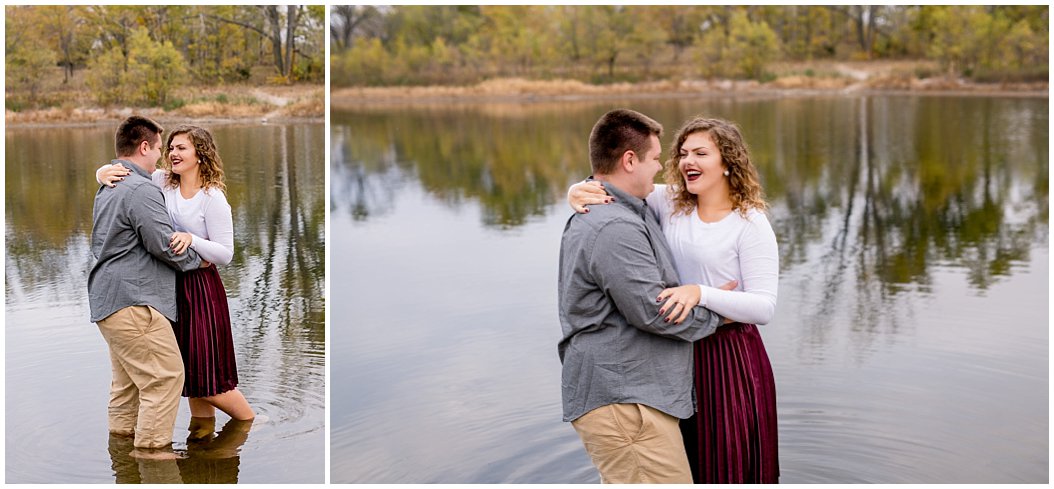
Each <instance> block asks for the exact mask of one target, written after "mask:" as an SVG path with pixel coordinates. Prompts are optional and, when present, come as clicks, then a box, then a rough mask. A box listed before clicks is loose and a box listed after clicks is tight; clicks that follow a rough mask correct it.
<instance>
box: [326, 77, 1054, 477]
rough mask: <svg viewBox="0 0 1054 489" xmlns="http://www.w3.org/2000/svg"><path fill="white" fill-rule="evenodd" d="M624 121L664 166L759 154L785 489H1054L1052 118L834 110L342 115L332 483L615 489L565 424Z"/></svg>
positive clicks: (1000, 107) (675, 106) (792, 102)
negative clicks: (1010, 488) (587, 218)
mask: <svg viewBox="0 0 1054 489" xmlns="http://www.w3.org/2000/svg"><path fill="white" fill-rule="evenodd" d="M620 106H626V107H632V108H635V109H637V110H640V111H642V112H644V113H646V114H649V115H651V116H652V117H654V118H655V119H657V120H658V121H660V122H662V123H663V124H664V125H665V126H666V132H667V134H666V137H665V138H664V141H663V144H664V149H665V148H667V145H669V144H670V139H671V136H672V134H673V133H674V132H675V131H676V129H677V127H678V126H679V125H680V124H681V123H682V122H683V121H684V120H686V119H687V118H689V117H690V116H693V115H696V114H709V115H712V116H717V117H723V118H727V119H731V120H734V121H736V122H738V123H739V124H740V125H741V127H742V128H743V131H744V134H745V136H746V138H747V141H748V143H749V145H750V146H751V149H752V152H753V155H754V159H755V161H756V162H757V164H758V166H759V167H760V171H761V176H762V179H763V184H764V186H765V188H766V191H767V195H768V198H769V201H770V202H771V204H772V209H771V213H770V215H771V218H770V220H771V221H772V222H773V225H774V227H775V230H776V234H777V237H778V239H779V244H780V255H781V280H780V290H779V306H778V310H777V314H776V319H775V320H774V321H773V322H772V323H771V324H768V325H764V326H762V327H761V328H760V329H761V331H762V335H763V337H764V340H765V343H766V345H767V348H768V352H769V356H770V358H771V360H772V363H773V368H774V370H775V376H776V383H777V391H778V412H779V429H780V432H779V434H780V440H779V442H780V459H781V460H780V462H781V469H782V479H781V481H782V482H786V483H862V482H868V483H878V482H881V483H901V482H914V483H936V482H963V483H965V482H988V483H995V482H1031V483H1045V482H1046V481H1047V479H1048V426H1049V421H1048V394H1049V392H1048V377H1047V376H1048V360H1049V352H1048V343H1049V342H1048V339H1049V334H1048V293H1049V290H1048V273H1049V245H1048V242H1049V235H1048V233H1049V229H1048V220H1049V209H1048V179H1049V176H1048V168H1049V167H1048V153H1049V148H1048V141H1049V139H1048V123H1049V121H1048V110H1049V109H1048V100H1047V99H1046V98H1038V99H1037V98H997V97H990V98H981V97H975V98H962V97H938V96H932V97H912V96H882V97H849V96H846V97H841V96H835V97H821V98H794V99H716V98H715V99H699V100H693V101H690V102H679V101H668V100H648V101H645V100H631V101H625V102H621V103H610V102H604V103H597V102H567V103H559V104H526V105H515V104H509V105H472V106H455V107H433V108H416V109H398V108H376V109H365V108H364V109H361V110H358V111H355V112H346V113H337V114H334V116H333V118H332V128H331V148H332V158H331V179H330V184H331V200H330V203H329V205H330V211H331V215H330V219H331V221H330V237H331V241H332V245H333V255H332V256H333V258H334V260H333V263H332V266H331V272H330V273H331V275H330V277H331V279H330V280H331V286H332V297H333V298H334V301H333V304H332V311H331V312H332V321H331V331H332V336H333V337H332V343H331V352H332V355H331V369H332V371H331V375H332V377H331V378H332V382H333V385H332V389H331V421H332V429H331V464H332V465H331V470H332V481H333V482H335V483H337V482H350V483H355V482H373V483H404V482H409V483H415V482H416V483H435V482H443V483H477V482H479V483H513V482H515V483H562V482H582V483H589V482H599V477H598V475H597V473H596V471H595V470H594V468H593V467H592V465H591V464H590V461H589V459H588V457H587V456H586V454H585V452H584V450H583V448H582V446H581V442H580V441H579V439H578V436H577V435H576V434H575V432H574V430H573V429H572V428H571V426H570V425H569V424H567V423H563V422H561V420H560V364H559V361H558V359H557V354H556V344H557V341H558V340H559V338H560V325H559V322H558V319H557V309H556V274H557V259H558V252H559V246H560V234H561V232H562V230H563V226H564V223H565V222H566V220H567V218H568V216H569V215H570V213H571V212H570V210H569V208H568V207H567V206H566V204H564V202H563V199H564V195H565V192H566V189H567V186H568V185H569V184H570V183H572V182H574V181H578V180H581V179H582V178H584V177H585V176H586V175H588V174H589V164H588V159H587V154H588V152H587V138H588V134H589V131H590V128H591V127H592V125H593V123H594V122H595V121H596V119H597V118H598V117H599V116H600V114H602V113H604V112H605V111H607V110H609V109H612V108H615V107H620ZM664 154H665V153H664Z"/></svg>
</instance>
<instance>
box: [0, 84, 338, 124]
mask: <svg viewBox="0 0 1054 489" xmlns="http://www.w3.org/2000/svg"><path fill="white" fill-rule="evenodd" d="M176 95H177V96H182V97H185V98H186V99H188V100H190V101H189V102H186V103H183V104H180V106H179V107H176V108H172V109H170V110H166V109H164V108H160V107H98V106H94V105H92V104H91V103H90V102H85V101H83V100H80V101H74V102H68V103H65V104H63V105H62V106H60V107H48V108H41V109H27V110H20V111H17V112H16V111H12V110H9V109H8V110H5V114H4V121H5V126H6V127H11V128H15V127H17V128H33V127H55V126H96V125H114V124H117V123H119V122H120V121H121V120H123V119H124V118H126V117H128V116H130V115H132V114H139V115H144V116H147V117H152V118H155V119H159V120H172V119H178V120H193V121H194V122H195V123H198V124H203V125H223V124H239V123H288V122H323V121H325V117H326V102H325V87H324V86H322V85H293V86H250V85H228V86H217V87H207V88H206V87H190V88H185V89H182V90H181V92H180V93H177V94H176ZM78 98H81V97H74V96H71V97H70V99H71V100H77V99H78Z"/></svg>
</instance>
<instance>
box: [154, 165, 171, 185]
mask: <svg viewBox="0 0 1054 489" xmlns="http://www.w3.org/2000/svg"><path fill="white" fill-rule="evenodd" d="M167 179H168V172H166V171H165V170H162V169H160V168H158V169H156V170H154V173H151V174H150V180H151V181H153V182H154V185H157V186H158V187H160V188H165V180H167Z"/></svg>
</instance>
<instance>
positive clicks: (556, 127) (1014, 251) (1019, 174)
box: [332, 97, 1048, 317]
mask: <svg viewBox="0 0 1054 489" xmlns="http://www.w3.org/2000/svg"><path fill="white" fill-rule="evenodd" d="M618 105H629V106H632V107H635V108H637V109H638V110H641V111H643V112H645V113H647V114H649V115H652V116H653V117H655V118H656V119H657V120H659V121H660V122H663V123H664V124H665V126H666V128H667V129H666V134H665V138H664V144H666V145H668V144H670V143H669V142H668V141H667V140H668V139H669V137H670V135H671V133H672V132H674V130H675V129H676V127H678V125H679V124H680V123H681V121H683V120H685V119H686V118H687V117H689V116H692V115H695V114H697V113H705V114H708V115H713V116H718V117H724V118H727V119H731V120H733V121H736V122H737V123H739V124H740V126H741V127H742V129H743V132H744V134H745V136H746V138H747V140H748V142H749V144H750V145H751V148H752V151H753V153H754V155H755V160H756V162H757V164H758V166H759V167H760V169H761V173H762V178H763V183H764V185H765V188H766V191H767V194H768V198H769V200H770V202H771V203H772V204H773V210H772V213H771V214H772V218H773V222H774V225H775V227H776V230H777V234H778V236H779V239H780V248H781V250H780V251H781V255H782V256H781V263H782V264H783V269H784V270H785V271H786V270H789V269H792V268H794V267H797V266H801V265H803V264H805V263H806V262H808V261H809V260H810V259H811V258H810V257H811V256H813V255H814V254H816V253H820V256H821V259H820V260H819V264H820V265H821V268H822V272H823V273H822V275H823V276H822V278H819V280H820V282H822V284H823V293H822V295H823V297H825V299H823V300H822V301H821V304H820V305H819V307H818V311H819V312H818V314H822V311H824V310H826V309H827V308H828V307H830V306H829V305H828V304H827V303H829V302H831V301H834V300H835V298H836V297H840V296H842V295H844V294H846V293H847V292H849V291H850V290H855V291H858V292H859V293H860V294H863V295H865V296H866V297H862V298H861V300H860V301H859V302H860V304H861V306H860V307H863V308H864V309H861V310H859V311H858V312H857V315H858V316H863V317H875V316H878V315H881V309H882V307H883V306H882V304H884V303H885V302H886V301H887V300H889V299H890V298H892V297H895V296H896V295H897V294H899V293H900V292H903V291H911V290H919V291H922V292H926V291H927V290H928V287H929V286H930V285H931V283H932V276H931V275H932V271H933V269H934V267H938V266H939V267H946V266H951V267H961V268H965V269H967V270H968V271H969V273H968V277H969V281H970V285H971V286H972V287H973V288H974V289H975V290H978V291H983V290H985V289H986V288H988V287H990V286H991V285H992V283H994V282H995V281H997V280H999V279H1000V278H1001V277H1005V276H1007V275H1008V274H1010V273H1012V270H1013V264H1014V263H1019V262H1022V261H1027V260H1028V254H1029V249H1030V248H1031V247H1032V246H1034V245H1035V244H1036V243H1041V242H1043V241H1044V240H1045V236H1046V232H1047V224H1046V221H1047V218H1046V216H1047V187H1046V179H1047V165H1048V162H1047V159H1046V153H1047V139H1046V134H1047V119H1046V112H1045V110H1046V104H1045V103H1043V102H1042V101H1037V100H1034V99H996V98H952V97H856V98H817V99H790V100H775V101H774V100H748V101H742V102H729V101H725V100H711V99H703V100H701V101H694V102H662V103H659V102H650V103H649V102H628V103H626V104H597V103H579V104H556V105H553V104H548V105H547V104H536V105H531V104H526V105H523V104H507V105H501V104H491V105H478V106H448V107H443V106H434V107H428V108H424V109H421V108H418V109H408V108H376V107H374V108H367V109H362V110H359V111H355V112H343V113H336V114H334V116H333V119H332V120H333V135H334V137H333V143H334V145H333V147H334V149H333V160H332V167H333V172H332V176H333V182H332V185H333V187H332V198H333V205H334V207H335V208H345V209H347V210H348V212H349V213H350V214H351V215H352V216H354V218H355V219H358V220H368V219H370V218H371V217H373V216H376V215H380V214H384V213H386V212H389V211H390V210H391V206H392V205H393V202H394V201H395V196H396V194H397V193H398V192H400V191H401V190H402V189H403V188H405V186H406V183H407V182H408V181H411V180H416V181H419V182H420V185H421V187H422V188H423V189H424V190H425V192H427V193H428V194H429V195H431V196H433V198H435V199H436V200H437V201H439V202H443V203H445V204H446V205H449V206H451V207H454V208H456V207H458V206H460V205H461V204H463V203H464V202H465V201H467V200H471V201H475V202H478V203H479V205H480V206H481V207H482V209H483V212H484V218H483V225H485V226H489V227H497V228H501V229H509V228H515V227H517V226H520V225H522V224H524V223H525V222H526V221H527V219H529V218H530V217H531V216H543V215H545V214H546V213H547V212H552V211H553V210H554V209H555V211H556V212H561V213H562V212H565V209H566V207H564V206H562V205H561V204H560V202H561V201H562V199H563V198H564V195H565V191H566V188H567V185H568V183H569V182H573V181H577V180H580V179H581V178H583V177H584V176H586V174H587V173H588V155H587V148H586V144H587V138H588V133H589V128H590V127H592V124H593V122H595V118H596V117H597V116H598V115H599V114H601V113H603V112H604V111H606V110H608V109H609V108H610V107H613V106H618ZM664 148H665V149H666V150H668V147H665V146H664ZM665 153H666V151H664V154H665ZM554 203H555V204H557V205H556V206H555V207H553V205H554ZM816 247H820V248H821V250H816ZM864 304H866V305H867V306H863V305H864ZM867 308H872V309H874V310H871V311H868V310H866V309H867Z"/></svg>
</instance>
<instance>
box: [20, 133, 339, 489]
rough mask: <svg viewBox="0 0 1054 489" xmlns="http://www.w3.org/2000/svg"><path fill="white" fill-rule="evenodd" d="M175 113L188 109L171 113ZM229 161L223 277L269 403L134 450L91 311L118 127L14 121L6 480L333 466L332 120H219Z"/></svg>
mask: <svg viewBox="0 0 1054 489" xmlns="http://www.w3.org/2000/svg"><path fill="white" fill-rule="evenodd" d="M161 122H162V124H163V125H165V126H167V127H175V125H176V124H177V123H181V122H184V121H161ZM210 129H212V131H213V134H214V136H215V137H216V141H217V145H218V147H219V150H220V154H221V156H222V158H223V160H224V166H225V170H226V175H227V198H228V201H230V203H231V207H232V211H233V214H234V233H235V255H234V260H233V261H232V263H231V264H230V265H228V266H226V267H221V268H220V275H221V276H222V278H223V282H224V285H225V286H226V288H227V294H228V299H229V301H230V302H229V305H230V311H231V321H232V327H233V333H234V343H235V353H236V356H237V360H238V372H239V377H240V385H239V386H238V388H239V390H241V391H242V392H243V393H244V394H245V396H246V397H247V398H248V400H249V402H250V404H252V406H253V408H254V409H255V410H256V412H257V413H258V415H260V417H259V418H258V420H257V422H256V423H255V424H254V426H253V429H252V431H251V432H249V434H248V436H247V437H246V436H245V435H244V434H243V433H242V432H241V431H243V430H238V429H236V427H235V426H233V425H230V426H226V427H225V426H224V425H225V423H226V421H227V420H228V418H227V417H226V416H225V415H223V414H222V413H220V414H219V415H218V416H217V423H218V424H219V426H217V429H218V430H219V429H221V428H224V429H223V432H222V433H221V435H220V436H219V437H217V438H216V440H214V441H213V442H212V443H209V444H192V445H190V446H188V445H187V443H186V442H185V439H186V433H187V432H186V428H187V425H188V423H189V419H190V412H189V410H188V408H187V406H186V402H185V401H183V402H182V403H181V406H180V412H179V418H178V419H177V421H176V430H175V438H174V439H175V441H176V443H175V448H176V449H177V451H179V452H181V453H183V454H184V455H186V457H187V458H185V459H183V460H179V461H178V462H168V463H160V462H137V461H136V460H135V459H131V458H129V457H128V456H127V454H128V451H129V449H130V447H129V446H128V443H127V441H126V440H124V441H122V440H121V439H114V440H111V439H110V438H109V436H108V434H107V422H106V404H107V399H108V389H109V384H110V363H109V354H108V351H107V347H106V343H105V342H104V341H103V339H102V336H101V335H100V334H99V331H98V328H97V327H96V326H95V324H93V323H91V322H90V321H89V311H88V301H87V288H86V287H87V285H86V284H87V276H88V272H89V271H90V269H91V266H92V256H91V251H90V249H89V247H88V240H89V237H90V233H91V226H92V222H91V220H92V200H93V197H94V195H95V191H96V189H97V187H98V186H97V184H95V183H94V171H95V168H97V167H98V166H99V164H101V163H103V162H109V160H110V159H111V158H112V153H113V131H114V128H113V127H100V128H47V129H8V130H7V133H6V141H5V142H6V149H5V171H6V182H5V197H6V201H5V217H6V229H5V233H6V245H7V246H6V256H5V299H6V305H7V307H6V311H5V320H6V331H5V341H6V343H5V358H6V364H5V365H6V385H5V387H6V392H5V394H6V406H5V415H6V419H5V421H6V424H5V429H6V433H5V434H6V468H7V469H6V471H7V473H6V482H8V483H38V482H48V483H57V482H63V483H78V482H80V483H105V482H111V483H112V482H115V481H116V482H144V483H147V482H188V483H190V482H199V483H207V482H255V483H268V482H279V483H281V482H304V483H322V482H324V481H325V445H324V444H325V392H324V380H325V319H324V311H325V304H324V302H323V283H324V274H325V263H324V256H325V255H324V252H325V243H324V236H325V234H324V233H325V203H324V195H325V194H324V185H325V179H324V173H325V166H324V165H325V156H324V154H325V153H324V150H325V132H324V126H323V125H322V124H299V125H275V126H261V125H251V126H247V125H233V126H217V127H210Z"/></svg>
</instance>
